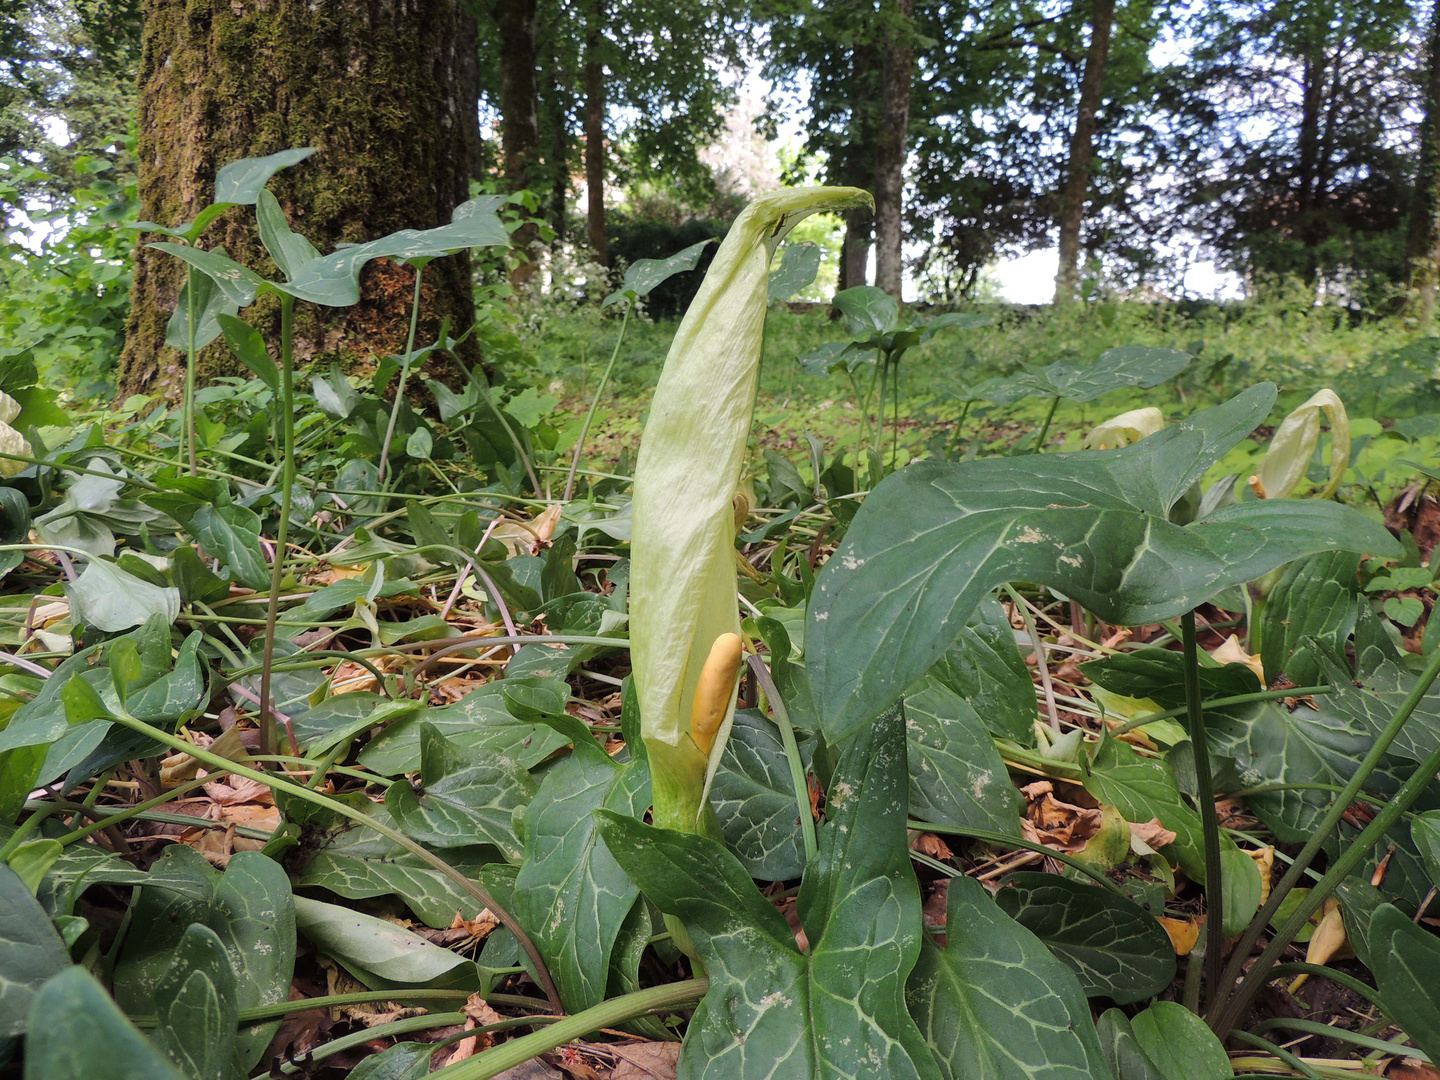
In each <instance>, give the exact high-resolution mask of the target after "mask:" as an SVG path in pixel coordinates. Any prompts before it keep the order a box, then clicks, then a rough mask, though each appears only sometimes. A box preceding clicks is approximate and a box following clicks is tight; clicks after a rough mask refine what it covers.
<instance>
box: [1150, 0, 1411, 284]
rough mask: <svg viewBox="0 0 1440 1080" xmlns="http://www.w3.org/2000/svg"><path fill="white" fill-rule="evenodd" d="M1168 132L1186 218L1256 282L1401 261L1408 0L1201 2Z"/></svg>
mask: <svg viewBox="0 0 1440 1080" xmlns="http://www.w3.org/2000/svg"><path fill="white" fill-rule="evenodd" d="M1185 32H1186V33H1187V35H1189V36H1190V37H1192V39H1193V40H1194V41H1195V42H1196V47H1195V49H1194V50H1193V53H1192V55H1191V58H1190V61H1189V65H1188V72H1187V75H1188V78H1187V81H1186V83H1185V84H1184V85H1182V86H1180V87H1179V88H1178V89H1177V97H1176V101H1175V106H1174V108H1173V109H1172V110H1171V113H1170V115H1171V118H1172V119H1171V122H1172V124H1173V128H1172V130H1171V132H1170V135H1169V138H1168V141H1169V143H1170V145H1171V146H1173V147H1174V148H1175V153H1174V157H1173V159H1172V164H1173V166H1174V169H1175V172H1174V182H1173V184H1172V185H1171V186H1170V189H1169V191H1168V192H1167V193H1166V194H1167V197H1168V198H1169V199H1170V200H1172V205H1173V206H1174V207H1175V210H1174V211H1173V213H1174V215H1175V216H1176V217H1177V218H1179V219H1182V220H1183V221H1184V222H1185V224H1186V225H1187V226H1188V228H1190V229H1191V230H1193V231H1194V232H1195V233H1196V234H1197V235H1199V236H1200V237H1202V238H1203V239H1204V241H1205V243H1206V245H1207V246H1208V247H1209V249H1210V250H1211V251H1213V252H1215V253H1216V254H1217V255H1218V256H1219V258H1220V259H1221V260H1222V261H1223V262H1224V263H1225V264H1227V265H1229V266H1231V267H1233V268H1235V269H1236V270H1239V271H1240V272H1242V273H1243V274H1244V275H1245V276H1246V277H1247V278H1248V279H1250V280H1251V281H1253V282H1257V283H1258V282H1263V281H1264V280H1266V279H1270V278H1279V277H1283V276H1286V275H1295V276H1299V277H1302V278H1304V279H1306V280H1308V281H1309V282H1311V284H1312V285H1313V286H1314V287H1316V288H1324V287H1326V286H1327V283H1339V282H1340V280H1341V279H1342V278H1348V279H1350V282H1351V284H1350V286H1348V287H1350V288H1352V289H1353V287H1354V286H1355V284H1356V275H1361V276H1365V277H1368V278H1369V279H1370V280H1371V281H1372V282H1373V283H1376V284H1379V283H1382V282H1391V283H1393V282H1396V281H1398V280H1400V279H1402V277H1403V275H1404V248H1405V237H1404V233H1405V227H1406V223H1407V222H1406V219H1407V211H1408V210H1409V207H1410V205H1411V191H1412V186H1411V185H1412V178H1413V175H1414V173H1413V169H1414V162H1415V151H1416V148H1417V146H1418V140H1417V139H1416V138H1415V135H1416V132H1415V122H1414V121H1415V117H1416V116H1417V115H1418V114H1419V112H1420V111H1421V110H1420V108H1419V105H1420V100H1419V98H1420V93H1419V84H1420V80H1418V79H1417V78H1416V77H1415V76H1416V75H1417V74H1418V72H1417V67H1418V65H1417V64H1416V58H1417V57H1418V56H1419V55H1420V52H1421V50H1420V40H1419V35H1418V31H1417V28H1416V26H1415V11H1414V9H1412V7H1411V6H1410V5H1409V4H1407V3H1404V2H1402V0H1291V2H1290V3H1284V4H1277V3H1269V2H1266V3H1258V2H1257V3H1245V2H1236V0H1231V2H1229V3H1226V4H1223V5H1210V6H1207V7H1206V8H1205V9H1203V10H1202V11H1200V12H1199V14H1198V15H1197V17H1196V18H1195V19H1193V20H1192V21H1191V22H1190V23H1189V24H1188V25H1187V26H1186V28H1185Z"/></svg>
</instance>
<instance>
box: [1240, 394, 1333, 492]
mask: <svg viewBox="0 0 1440 1080" xmlns="http://www.w3.org/2000/svg"><path fill="white" fill-rule="evenodd" d="M1322 413H1323V414H1324V415H1325V417H1326V418H1327V419H1328V420H1329V421H1330V481H1329V483H1327V484H1326V485H1325V490H1324V491H1322V492H1320V498H1322V499H1328V498H1330V497H1331V496H1332V495H1334V494H1335V492H1336V491H1337V490H1338V489H1339V487H1340V481H1341V479H1342V478H1343V477H1344V476H1345V470H1346V469H1347V468H1349V467H1350V418H1349V417H1348V416H1347V415H1346V414H1345V405H1344V403H1343V402H1342V401H1341V400H1340V398H1339V397H1338V396H1337V395H1336V393H1335V391H1334V390H1321V391H1319V392H1318V393H1316V394H1315V395H1314V396H1313V397H1311V398H1310V400H1309V401H1307V402H1305V404H1303V405H1301V406H1300V407H1299V408H1298V409H1296V410H1295V411H1294V412H1292V413H1291V414H1290V415H1289V416H1287V417H1286V418H1285V419H1284V420H1283V421H1282V422H1281V424H1280V426H1279V427H1278V428H1276V429H1275V435H1274V437H1273V438H1272V439H1271V440H1270V448H1269V449H1268V450H1266V451H1265V460H1264V461H1262V462H1261V463H1260V469H1259V471H1258V472H1257V473H1256V476H1255V477H1254V478H1253V479H1252V483H1251V484H1250V487H1251V489H1252V490H1254V489H1255V488H1256V483H1257V482H1258V484H1259V488H1258V490H1256V492H1255V493H1256V494H1257V495H1259V496H1260V497H1261V498H1262V499H1283V498H1285V497H1286V496H1287V495H1289V494H1290V493H1291V492H1292V491H1294V490H1295V488H1296V487H1297V486H1298V485H1299V483H1300V481H1301V480H1303V479H1304V478H1305V470H1306V469H1308V468H1309V467H1310V459H1311V457H1313V456H1314V454H1315V447H1316V445H1318V444H1319V442H1320V417H1321V414H1322Z"/></svg>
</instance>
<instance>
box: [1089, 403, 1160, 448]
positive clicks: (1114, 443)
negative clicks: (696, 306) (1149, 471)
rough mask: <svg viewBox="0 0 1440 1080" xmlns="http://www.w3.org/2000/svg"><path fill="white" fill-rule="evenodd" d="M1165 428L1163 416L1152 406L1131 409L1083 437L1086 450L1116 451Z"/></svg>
mask: <svg viewBox="0 0 1440 1080" xmlns="http://www.w3.org/2000/svg"><path fill="white" fill-rule="evenodd" d="M1164 426H1165V414H1164V413H1162V412H1161V411H1160V410H1159V409H1157V408H1154V407H1153V406H1150V407H1147V408H1144V409H1131V410H1130V411H1129V412H1123V413H1121V414H1120V415H1119V416H1116V417H1112V418H1111V419H1109V420H1106V421H1105V422H1104V423H1103V424H1101V425H1100V426H1099V427H1097V428H1095V429H1094V430H1093V431H1091V432H1090V434H1089V435H1086V436H1085V449H1086V450H1118V449H1120V447H1122V446H1129V445H1130V444H1131V443H1137V442H1139V441H1140V440H1141V439H1144V438H1147V437H1148V436H1150V435H1154V434H1155V433H1156V432H1157V431H1159V430H1160V429H1161V428H1163V427H1164Z"/></svg>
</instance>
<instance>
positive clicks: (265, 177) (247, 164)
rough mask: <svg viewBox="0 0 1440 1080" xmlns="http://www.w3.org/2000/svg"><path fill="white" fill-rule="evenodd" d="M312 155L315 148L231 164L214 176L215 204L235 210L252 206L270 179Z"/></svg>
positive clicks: (308, 147)
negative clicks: (231, 206) (230, 205)
mask: <svg viewBox="0 0 1440 1080" xmlns="http://www.w3.org/2000/svg"><path fill="white" fill-rule="evenodd" d="M313 153H315V148H314V147H312V146H303V147H297V148H295V149H293V150H281V151H280V152H279V153H276V154H267V155H266V156H265V157H254V158H241V159H240V160H239V161H232V162H231V163H230V164H229V165H226V166H225V167H224V168H222V169H221V170H220V171H219V172H217V173H216V174H215V201H216V202H217V203H231V204H233V205H235V206H249V205H252V204H253V203H254V202H255V199H256V198H257V197H258V196H259V194H260V192H261V191H263V190H264V188H265V185H266V184H268V183H269V182H270V178H271V177H272V176H274V175H275V174H276V173H277V172H279V171H280V170H281V169H288V168H289V167H290V166H291V165H298V164H299V163H300V162H302V161H304V160H305V159H306V158H308V157H309V156H310V155H311V154H313Z"/></svg>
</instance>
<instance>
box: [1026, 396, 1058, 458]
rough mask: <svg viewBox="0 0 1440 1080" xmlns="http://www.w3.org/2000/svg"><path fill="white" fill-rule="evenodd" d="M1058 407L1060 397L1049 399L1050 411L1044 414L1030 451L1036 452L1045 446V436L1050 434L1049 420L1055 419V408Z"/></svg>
mask: <svg viewBox="0 0 1440 1080" xmlns="http://www.w3.org/2000/svg"><path fill="white" fill-rule="evenodd" d="M1059 407H1060V398H1059V397H1058V396H1057V397H1053V398H1051V399H1050V411H1049V412H1047V413H1046V414H1045V422H1044V423H1043V424H1041V425H1040V433H1039V434H1038V435H1036V436H1035V445H1034V446H1033V447H1031V448H1030V453H1032V454H1038V453H1040V451H1041V450H1043V449H1044V448H1045V436H1046V435H1048V434H1050V421H1051V420H1054V419H1055V410H1056V409H1058V408H1059Z"/></svg>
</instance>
